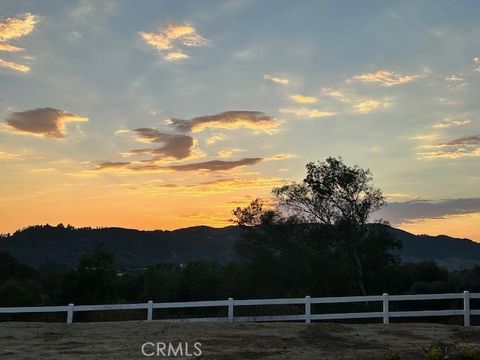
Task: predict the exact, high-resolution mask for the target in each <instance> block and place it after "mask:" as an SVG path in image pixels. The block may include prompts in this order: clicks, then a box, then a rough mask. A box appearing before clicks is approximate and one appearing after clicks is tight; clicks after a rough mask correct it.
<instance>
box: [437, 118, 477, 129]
mask: <svg viewBox="0 0 480 360" xmlns="http://www.w3.org/2000/svg"><path fill="white" fill-rule="evenodd" d="M470 123H471V121H470V119H444V120H443V121H440V122H438V123H436V124H434V125H432V127H433V128H434V129H447V128H450V127H457V126H463V125H468V124H470Z"/></svg>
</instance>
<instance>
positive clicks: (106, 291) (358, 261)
mask: <svg viewBox="0 0 480 360" xmlns="http://www.w3.org/2000/svg"><path fill="white" fill-rule="evenodd" d="M372 181H373V180H372V176H371V174H370V172H369V171H368V170H363V169H361V168H359V167H358V166H353V167H349V166H347V165H345V164H344V163H343V161H342V160H341V159H336V158H328V159H327V160H326V161H325V162H320V163H310V164H307V176H306V177H305V179H304V181H303V182H302V183H293V184H289V185H285V186H283V187H281V188H276V189H274V190H273V193H274V195H275V197H276V201H275V206H265V205H264V203H263V202H262V200H260V199H256V200H254V201H253V202H252V203H251V204H250V205H249V206H247V207H245V208H237V209H235V210H234V211H233V215H234V216H235V218H236V223H237V225H238V226H239V227H240V228H241V229H242V237H241V239H240V240H239V241H238V243H237V247H238V252H239V254H240V255H241V259H242V260H241V261H236V262H231V263H229V264H227V265H220V264H217V263H214V262H208V261H199V262H192V263H188V264H182V265H179V264H175V265H173V264H158V265H156V266H150V267H148V268H146V269H144V270H142V271H136V272H134V273H129V272H125V273H119V271H118V269H116V268H115V256H114V254H113V252H111V251H110V250H109V249H107V248H106V247H104V246H100V247H97V248H96V249H95V250H94V251H92V252H89V253H86V254H84V255H83V256H81V257H80V259H79V261H78V263H77V265H76V266H75V267H74V268H65V267H59V266H53V265H52V264H50V265H48V264H47V265H45V266H43V267H42V268H40V269H38V270H34V269H33V268H31V267H29V266H26V265H22V264H19V263H18V261H17V260H16V259H15V258H13V257H11V256H9V255H8V254H6V253H0V305H2V306H22V305H40V304H42V305H50V304H62V305H63V304H67V303H75V304H100V303H132V302H145V301H148V300H153V301H155V302H162V301H189V300H215V299H226V298H228V297H233V298H237V299H240V298H268V297H303V296H305V295H310V296H315V297H317V296H336V295H338V296H341V295H356V294H358V295H366V294H381V293H383V292H388V293H390V294H415V293H439V292H461V291H464V290H469V291H472V292H478V291H480V266H477V267H476V268H473V269H470V270H463V271H448V270H446V269H444V268H441V267H439V266H438V265H437V264H435V263H434V262H424V263H415V264H408V263H401V262H400V261H399V259H398V258H397V257H396V256H395V255H394V254H395V253H396V250H398V248H399V246H400V243H399V242H398V241H396V240H395V239H394V238H393V237H392V236H391V235H390V233H389V232H388V230H387V225H386V223H385V222H383V221H376V222H374V223H372V222H371V219H370V218H371V216H372V214H373V213H374V212H375V211H376V210H378V209H379V208H381V207H382V206H383V205H384V203H385V201H384V197H383V195H382V193H381V191H380V189H377V188H375V187H374V186H373V183H372Z"/></svg>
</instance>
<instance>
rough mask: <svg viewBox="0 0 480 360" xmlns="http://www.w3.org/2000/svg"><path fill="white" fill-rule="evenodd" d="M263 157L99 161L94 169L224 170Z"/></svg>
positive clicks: (260, 159) (254, 161) (257, 161)
mask: <svg viewBox="0 0 480 360" xmlns="http://www.w3.org/2000/svg"><path fill="white" fill-rule="evenodd" d="M262 160H263V158H244V159H240V160H210V161H204V162H196V163H190V164H180V165H164V164H158V163H156V162H154V161H145V162H125V161H119V162H110V161H106V162H100V163H98V165H97V167H96V170H109V169H124V170H131V171H152V172H156V171H182V172H183V171H202V170H203V171H209V172H210V171H225V170H231V169H235V168H238V167H242V166H249V165H255V164H258V163H260V162H261V161H262Z"/></svg>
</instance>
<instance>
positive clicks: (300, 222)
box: [233, 157, 399, 294]
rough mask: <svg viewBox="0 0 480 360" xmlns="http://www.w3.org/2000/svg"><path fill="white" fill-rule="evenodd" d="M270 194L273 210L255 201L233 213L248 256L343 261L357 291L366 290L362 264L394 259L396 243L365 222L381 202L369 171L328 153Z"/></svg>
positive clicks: (375, 265)
mask: <svg viewBox="0 0 480 360" xmlns="http://www.w3.org/2000/svg"><path fill="white" fill-rule="evenodd" d="M273 193H274V195H275V196H276V199H277V203H278V206H277V207H276V208H275V209H267V210H265V209H264V206H263V203H262V201H261V200H258V199H257V200H254V201H253V202H252V203H251V204H250V205H249V206H247V207H246V208H243V209H242V208H237V209H235V210H234V211H233V214H234V215H235V216H236V222H237V223H238V224H239V225H240V226H241V227H242V228H244V229H246V230H247V233H248V235H247V238H248V239H249V240H248V241H244V242H243V244H241V245H240V250H242V251H243V253H244V254H245V255H247V257H249V256H250V257H251V256H252V251H253V252H258V253H263V254H266V253H268V252H269V251H274V252H276V253H277V254H278V253H279V252H284V253H285V254H287V253H288V254H289V257H290V258H291V259H295V258H296V256H297V255H299V254H302V256H303V259H304V260H305V261H300V262H299V264H298V266H305V263H307V264H308V261H307V259H308V258H309V257H311V256H309V254H314V256H315V257H316V258H323V260H324V261H328V259H332V258H334V259H337V260H340V259H343V260H344V261H343V262H342V266H344V267H346V268H350V269H352V271H354V274H355V283H356V284H357V286H358V288H359V290H360V291H361V292H362V294H366V287H365V281H366V280H367V277H369V276H368V275H367V274H366V273H365V272H366V269H365V266H366V265H367V264H368V266H369V270H372V271H375V270H377V271H378V270H379V268H380V267H389V266H391V265H392V264H393V263H394V262H395V260H396V259H395V257H394V256H392V255H391V254H390V251H391V250H393V249H394V248H396V247H398V246H399V243H398V242H396V241H395V240H394V239H393V238H392V237H391V236H390V234H389V233H388V231H386V230H385V227H384V226H383V227H382V226H381V225H380V224H378V226H376V227H372V226H367V221H368V220H369V217H370V216H371V214H372V213H373V212H375V211H376V210H378V209H379V208H381V207H382V206H383V205H384V204H385V201H384V197H383V195H382V192H381V191H380V189H377V188H375V187H374V186H373V178H372V175H371V173H370V171H369V170H364V169H361V168H360V167H358V166H347V165H345V164H344V163H343V161H342V159H336V158H333V157H330V158H328V159H327V160H326V161H325V162H319V163H309V164H307V175H306V177H305V179H304V180H303V182H302V183H293V184H289V185H285V186H282V187H279V188H275V189H274V190H273ZM313 225H317V226H313ZM249 229H250V230H249ZM252 229H253V230H252ZM269 235H270V236H269ZM372 252H373V253H374V255H372ZM343 255H346V256H343ZM315 257H314V258H312V259H311V261H312V262H315ZM313 276H314V275H313V274H312V277H313ZM371 278H372V277H371Z"/></svg>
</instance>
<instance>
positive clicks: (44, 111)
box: [0, 0, 480, 241]
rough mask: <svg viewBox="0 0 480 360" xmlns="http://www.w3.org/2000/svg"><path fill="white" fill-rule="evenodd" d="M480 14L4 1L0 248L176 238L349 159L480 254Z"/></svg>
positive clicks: (414, 224)
mask: <svg viewBox="0 0 480 360" xmlns="http://www.w3.org/2000/svg"><path fill="white" fill-rule="evenodd" d="M479 14H480V3H479V2H478V1H474V0H470V1H469V0H459V1H446V0H445V1H438V0H431V1H427V0H421V1H373V0H371V1H362V2H357V1H341V0H340V1H337V0H335V1H334V0H331V1H327V0H324V1H313V0H312V1H295V2H293V1H286V0H285V1H282V0H275V1H274V0H265V1H253V0H252V1H250V0H227V1H193V0H192V1H182V0H180V1H159V0H152V1H147V0H138V1H122V0H118V1H113V0H96V1H93V0H80V1H60V0H56V1H53V0H52V1H48V0H45V1H24V0H17V1H6V0H0V174H1V175H0V214H1V216H0V232H3V233H6V232H13V231H15V230H16V229H19V228H22V227H25V226H29V225H33V224H44V223H50V224H57V223H64V224H72V225H74V226H122V227H129V228H138V229H175V228H180V227H186V226H193V225H200V224H204V225H210V226H217V227H220V226H225V225H229V224H231V222H230V221H231V219H232V215H231V211H232V209H233V208H235V207H236V206H245V205H247V204H248V203H249V202H250V201H251V200H252V199H254V198H256V197H262V198H266V199H268V198H269V197H270V196H271V189H272V188H273V187H276V186H280V185H283V184H287V183H291V182H292V181H301V180H302V179H303V177H304V175H305V164H306V163H308V162H311V161H322V160H325V159H326V158H327V157H329V156H341V157H342V158H343V160H344V161H345V162H346V163H347V164H350V165H353V164H357V165H359V166H360V167H362V168H368V169H370V170H371V172H372V173H373V176H374V180H375V185H376V186H377V187H379V188H381V189H382V190H383V193H384V195H385V196H386V198H387V201H388V206H387V207H386V208H385V209H384V210H382V212H380V213H379V214H377V215H378V217H381V218H383V219H385V220H389V221H390V222H391V224H392V225H394V226H396V227H399V228H402V229H404V230H407V231H411V232H413V233H417V234H424V233H425V234H432V235H437V234H447V235H450V236H455V237H465V238H470V239H473V240H475V241H480V226H479V224H480V221H479V220H480V186H479V184H480V166H479V165H480V108H479V106H480V104H479V101H478V100H479V96H478V94H480V25H479V23H478V18H479Z"/></svg>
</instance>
